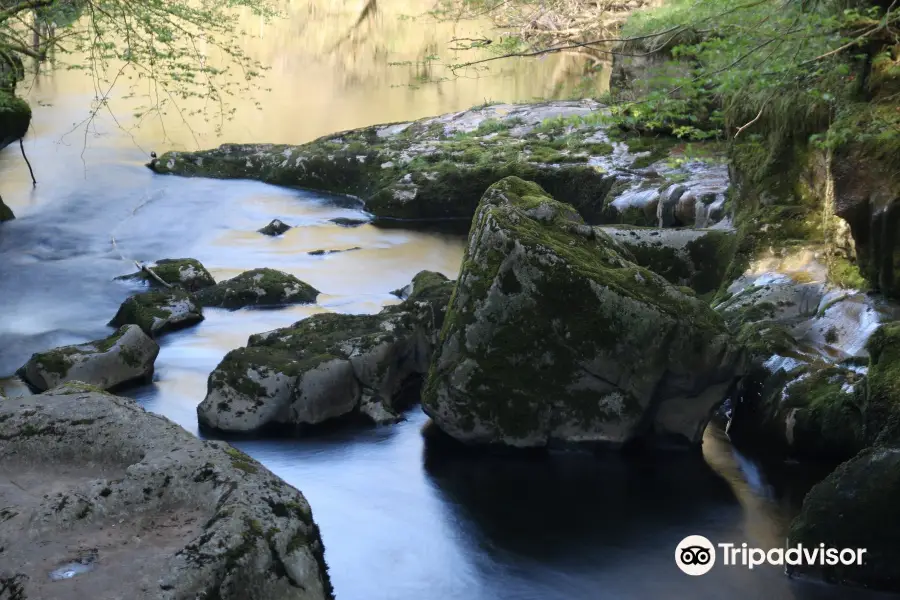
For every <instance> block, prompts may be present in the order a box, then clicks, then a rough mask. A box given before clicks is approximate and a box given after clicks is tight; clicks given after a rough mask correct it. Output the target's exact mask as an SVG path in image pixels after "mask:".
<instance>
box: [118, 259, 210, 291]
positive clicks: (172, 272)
mask: <svg viewBox="0 0 900 600" xmlns="http://www.w3.org/2000/svg"><path fill="white" fill-rule="evenodd" d="M148 268H150V269H152V270H153V272H154V273H155V274H156V276H157V277H159V278H160V279H162V280H163V281H165V282H166V283H167V284H169V285H170V286H174V287H177V288H181V289H183V290H186V291H188V292H196V291H198V290H202V289H203V288H208V287H211V286H214V285H216V280H215V279H213V276H212V275H211V274H210V272H209V271H207V270H206V267H204V266H203V265H202V264H201V263H200V261H198V260H196V259H193V258H166V259H163V260H160V261H158V262H157V263H156V264H155V265H149V266H148ZM116 279H123V280H129V279H130V280H139V281H144V282H146V283H148V284H150V285H151V286H155V287H156V286H158V287H162V286H161V285H160V283H159V281H157V279H156V277H153V275H151V274H150V273H148V272H147V271H146V270H145V269H141V270H140V271H138V272H137V273H132V274H130V275H123V276H121V277H117V278H116Z"/></svg>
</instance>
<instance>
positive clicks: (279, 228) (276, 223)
mask: <svg viewBox="0 0 900 600" xmlns="http://www.w3.org/2000/svg"><path fill="white" fill-rule="evenodd" d="M290 229H293V227H291V226H290V225H288V224H287V223H284V222H283V221H280V220H279V219H272V222H271V223H269V224H268V225H266V226H265V227H263V228H262V229H258V230H257V231H259V232H260V233H261V234H263V235H271V236H276V235H281V234H283V233H285V232H286V231H288V230H290Z"/></svg>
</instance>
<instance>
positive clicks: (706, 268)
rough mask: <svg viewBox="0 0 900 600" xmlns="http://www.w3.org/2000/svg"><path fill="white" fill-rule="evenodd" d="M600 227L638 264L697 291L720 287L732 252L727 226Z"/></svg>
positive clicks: (676, 283)
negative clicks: (672, 227)
mask: <svg viewBox="0 0 900 600" xmlns="http://www.w3.org/2000/svg"><path fill="white" fill-rule="evenodd" d="M603 231H604V232H605V233H606V234H608V235H609V236H610V237H612V238H613V239H614V240H615V241H616V242H618V243H619V244H620V245H622V246H623V247H624V248H626V249H627V250H628V251H629V252H630V253H631V256H632V257H633V259H634V262H636V263H637V264H639V265H640V266H642V267H646V268H648V269H650V270H651V271H653V272H654V273H657V274H658V275H662V276H663V277H665V279H666V280H667V281H668V282H669V283H672V284H674V285H678V286H686V287H689V288H691V289H693V290H694V291H695V292H697V293H698V294H709V293H711V292H715V291H717V290H718V289H719V287H720V286H721V285H722V282H723V281H724V278H725V273H726V271H727V270H728V266H729V264H730V263H731V260H732V258H733V255H734V245H735V244H734V232H733V231H731V230H729V229H656V228H654V229H650V228H630V227H604V228H603Z"/></svg>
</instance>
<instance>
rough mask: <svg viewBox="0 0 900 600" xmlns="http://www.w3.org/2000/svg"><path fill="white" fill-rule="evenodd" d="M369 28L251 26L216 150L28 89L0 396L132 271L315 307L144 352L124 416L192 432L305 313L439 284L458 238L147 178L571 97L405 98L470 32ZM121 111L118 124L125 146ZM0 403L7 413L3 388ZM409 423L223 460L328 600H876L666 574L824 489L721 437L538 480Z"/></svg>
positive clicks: (403, 7)
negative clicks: (366, 130) (218, 372)
mask: <svg viewBox="0 0 900 600" xmlns="http://www.w3.org/2000/svg"><path fill="white" fill-rule="evenodd" d="M364 4H365V3H363V2H331V1H328V0H317V1H299V0H296V1H290V2H287V1H286V2H284V3H283V7H284V9H285V12H286V14H287V15H288V17H289V18H288V19H287V20H285V21H281V22H276V23H270V24H263V23H261V22H256V21H252V20H245V21H246V22H245V23H244V25H245V26H246V27H247V29H248V31H251V32H255V33H256V34H258V37H256V38H250V37H248V38H247V40H246V49H247V51H248V52H251V53H253V54H254V55H255V56H257V57H259V58H260V59H261V60H263V61H264V62H267V63H268V64H270V65H272V67H273V68H272V70H271V72H270V73H269V74H268V75H267V80H266V84H265V85H268V86H269V87H271V88H272V91H271V92H263V91H261V92H260V98H259V100H260V101H261V102H262V105H263V107H264V110H262V111H255V110H253V109H252V104H249V103H248V104H246V105H243V106H239V108H240V109H241V111H240V112H239V113H238V118H237V119H236V120H235V121H233V122H228V123H226V124H225V125H224V137H223V138H217V137H215V136H214V135H213V127H212V125H211V124H209V123H206V122H203V121H200V122H192V123H191V124H190V127H188V126H186V125H185V124H184V123H181V122H180V121H179V120H178V119H177V118H175V117H173V116H172V115H169V116H168V117H166V119H164V120H162V121H160V122H157V121H148V122H147V123H145V124H144V127H143V128H141V129H139V130H136V131H132V132H130V133H126V132H124V131H122V130H121V129H119V128H117V127H116V124H115V123H114V122H113V121H112V119H111V118H110V117H109V116H108V115H105V114H101V115H99V116H98V118H97V119H96V120H94V121H93V122H91V124H90V127H89V128H88V129H86V130H85V129H84V128H83V127H82V128H79V127H77V126H76V127H75V128H74V131H73V132H72V133H69V134H67V132H69V131H70V130H72V129H73V124H77V123H79V122H81V121H82V120H83V119H84V118H85V116H86V114H87V112H88V110H89V107H90V102H91V99H92V95H93V88H92V86H91V83H90V81H88V80H85V79H84V78H83V76H82V74H79V73H73V72H55V73H54V72H50V73H47V72H45V74H43V75H41V76H39V77H37V78H33V79H31V80H29V81H28V82H27V83H26V84H25V86H24V87H23V91H24V92H25V93H26V95H27V97H28V98H29V100H30V101H31V103H32V105H33V106H34V113H35V121H34V125H33V129H32V131H31V133H30V134H29V136H28V138H27V139H26V143H25V148H26V151H27V152H28V154H29V157H30V159H31V162H32V164H33V165H34V167H35V171H36V175H37V177H38V180H39V184H38V186H37V187H36V188H34V189H32V187H31V184H30V181H29V179H28V172H27V169H26V168H25V165H24V163H23V161H22V159H21V157H20V156H19V154H18V148H7V149H6V150H4V151H3V152H0V177H2V179H0V194H2V195H3V197H4V199H5V200H6V202H7V203H8V204H9V205H10V206H11V207H12V208H13V209H14V210H15V212H16V214H17V215H18V217H19V218H18V219H16V220H15V221H12V222H9V223H5V224H4V225H3V226H2V227H0V378H2V377H9V376H11V375H12V374H13V373H14V371H15V370H16V369H17V368H18V367H19V366H21V365H22V364H23V363H24V362H25V361H26V360H27V359H28V357H29V356H30V355H31V353H33V352H36V351H41V350H46V349H49V348H52V347H55V346H59V345H62V344H71V343H78V342H83V341H86V340H91V339H96V338H99V337H102V336H105V335H108V333H109V332H110V329H109V328H108V327H107V326H106V323H107V321H108V320H109V319H110V318H111V317H112V316H113V315H114V314H115V312H116V309H117V308H118V306H119V304H120V303H121V301H122V300H124V299H125V298H126V297H127V296H128V295H129V294H130V293H133V292H134V290H135V289H137V288H136V287H135V286H133V285H129V284H124V283H121V282H115V281H113V278H114V277H116V276H118V275H122V274H125V273H128V272H131V271H133V270H134V267H133V264H132V261H134V260H138V261H153V260H157V259H160V258H177V257H188V256H189V257H194V258H197V259H199V260H200V261H202V262H203V263H204V264H205V265H206V266H207V267H208V268H209V269H210V270H211V271H212V272H213V274H214V275H215V276H216V278H217V279H223V278H227V277H230V276H233V275H235V274H237V273H239V272H241V271H243V270H246V269H251V268H256V267H272V268H277V269H282V270H285V271H288V272H290V273H293V274H295V275H297V276H298V277H300V278H301V279H303V280H305V281H307V282H309V283H310V284H312V285H314V286H315V287H316V288H318V289H320V290H322V291H323V295H322V296H321V297H320V301H319V303H318V304H317V305H315V306H302V307H293V308H287V309H281V310H241V311H235V312H228V311H223V310H214V309H213V310H208V311H206V315H207V318H206V320H205V321H204V322H203V323H201V324H200V325H198V326H197V327H194V328H191V329H188V330H185V331H182V332H179V333H176V334H172V335H168V336H166V337H164V338H163V339H162V340H161V345H162V352H161V354H160V356H159V359H158V360H157V364H156V375H155V378H154V382H153V383H152V384H151V385H147V386H144V387H142V388H138V389H134V390H131V391H130V394H131V395H133V396H134V397H135V398H137V399H138V400H139V401H140V402H141V403H142V404H143V405H144V406H145V407H147V408H148V409H149V410H152V411H155V412H158V413H161V414H163V415H166V416H167V417H169V418H171V419H173V420H174V421H176V422H178V423H180V424H181V425H183V426H184V427H186V428H187V429H188V430H190V431H192V432H196V431H197V424H196V414H195V407H196V405H197V404H198V403H199V402H200V401H201V400H202V399H203V396H204V394H205V390H206V379H207V376H208V375H209V373H210V371H211V370H212V369H213V368H214V367H215V365H216V364H217V363H218V362H219V360H220V359H221V358H222V357H223V356H224V354H225V353H226V352H228V351H229V350H231V349H233V348H236V347H238V346H241V345H243V344H244V343H246V340H247V337H248V336H249V335H250V334H252V333H256V332H260V331H265V330H268V329H272V328H275V327H279V326H284V325H287V324H290V323H292V322H294V321H296V320H298V319H302V318H304V317H305V316H308V315H310V314H313V313H315V312H320V311H338V312H374V311H377V310H379V308H380V307H381V306H383V305H384V304H386V303H389V302H393V301H395V300H394V299H393V298H392V296H391V295H390V294H389V292H390V290H393V289H396V288H399V287H401V286H403V285H404V284H406V283H407V282H408V281H409V280H410V278H411V277H412V276H413V275H414V274H415V273H416V272H418V271H419V270H421V269H433V270H437V271H441V272H443V273H445V274H446V275H448V276H450V277H453V276H455V275H456V273H457V270H458V267H459V261H460V257H461V255H462V248H463V244H464V240H463V239H462V237H459V236H450V235H441V234H437V233H427V232H415V231H408V230H403V229H378V228H375V227H373V226H371V225H363V226H361V227H357V228H342V227H339V226H337V225H335V224H333V223H331V222H330V220H331V219H333V218H336V217H354V218H364V217H365V214H364V213H363V212H361V210H360V208H359V206H358V205H356V204H355V203H354V202H351V201H347V200H346V199H345V200H341V199H338V198H327V197H323V196H321V195H316V194H311V193H308V192H303V191H297V190H288V189H281V188H274V187H271V186H266V185H262V184H259V183H255V182H246V181H227V182H226V181H210V180H202V179H178V178H174V177H160V176H154V175H153V174H151V173H150V172H149V171H148V170H147V169H145V168H144V167H143V163H144V162H145V161H146V159H147V152H148V150H149V149H155V150H157V151H162V150H164V149H168V148H172V147H187V148H190V147H195V146H196V145H200V146H212V145H216V144H218V143H221V142H223V141H252V142H265V141H270V142H288V143H290V142H293V143H301V142H304V141H308V140H310V139H313V138H314V137H316V136H318V135H323V134H327V133H330V132H332V131H336V130H341V129H346V128H350V127H356V126H363V125H369V124H373V123H377V122H387V121H399V120H407V119H411V118H416V117H422V116H427V115H431V114H438V113H442V112H447V111H453V110H462V109H464V108H467V107H469V106H472V105H474V104H478V103H481V102H483V101H485V100H502V101H524V100H529V99H532V98H534V97H538V96H540V97H543V96H548V95H552V94H553V93H555V92H556V90H558V89H562V88H565V87H566V86H569V87H571V85H574V82H575V80H577V70H576V71H575V72H574V74H573V71H572V69H571V63H570V62H567V61H570V60H571V59H569V58H565V57H551V58H548V59H547V60H544V61H540V62H531V63H522V64H518V65H514V66H505V67H503V68H500V69H496V70H493V71H490V72H486V73H480V74H477V76H473V77H466V78H461V79H456V80H450V81H446V82H444V83H442V84H440V85H432V86H420V87H418V88H416V87H415V86H412V87H411V86H410V85H408V84H409V83H410V82H411V81H415V80H416V79H417V78H421V77H422V76H423V73H422V72H421V70H422V69H429V68H432V67H429V66H427V65H428V62H427V61H425V60H424V59H425V58H426V57H427V56H429V55H432V54H434V53H435V52H436V51H440V52H439V53H443V51H444V49H445V48H446V47H448V46H449V45H450V43H451V42H450V40H451V39H452V38H453V37H464V36H465V35H466V34H467V33H471V32H472V31H477V30H478V27H481V26H483V24H480V25H479V24H472V23H462V24H446V23H444V24H441V23H434V22H432V21H427V20H421V19H420V20H415V19H400V18H398V17H399V16H400V15H403V14H418V13H421V12H422V11H423V10H425V9H426V8H427V6H428V2H401V1H399V0H396V1H388V0H379V2H378V5H379V7H380V8H379V11H378V12H377V13H376V14H375V16H374V17H372V18H370V19H368V20H366V21H365V22H364V23H363V24H362V25H361V26H359V27H353V25H354V23H355V22H356V19H357V17H358V15H359V12H360V10H361V9H362V7H363V5H364ZM404 61H409V64H407V65H406V66H403V67H399V68H398V67H397V66H391V64H390V63H392V62H404ZM425 75H427V73H426V74H425ZM263 87H265V86H261V89H262V88H263ZM114 106H115V104H114ZM122 106H125V107H126V108H125V110H124V111H123V112H120V113H119V114H118V116H119V117H120V123H121V124H122V125H123V127H126V128H130V127H131V125H133V123H132V122H131V121H130V120H129V119H128V118H127V113H128V111H127V104H125V105H122ZM132 136H133V137H132ZM276 217H277V218H280V219H282V220H284V221H286V222H287V223H289V224H291V225H294V226H295V228H294V229H292V230H291V231H289V232H288V233H287V234H286V235H284V236H283V237H280V238H268V237H265V236H262V235H260V234H258V233H256V229H258V228H259V227H262V226H263V225H265V224H266V223H268V221H269V220H271V219H272V218H276ZM356 246H359V247H361V250H357V251H353V252H346V253H338V254H332V255H328V256H318V257H316V256H310V255H308V254H307V253H308V252H310V251H313V250H319V249H324V250H340V249H346V248H352V247H356ZM3 385H4V386H5V387H6V388H7V391H8V392H11V393H13V394H17V393H22V392H23V390H22V388H21V386H19V385H17V384H16V383H15V382H14V381H13V380H6V381H5V382H3ZM425 422H426V419H425V417H424V415H422V414H421V412H420V411H419V410H418V409H416V410H414V411H412V412H411V413H410V414H409V419H408V421H406V422H405V423H402V424H400V425H398V426H396V427H392V428H383V429H350V430H346V429H345V430H334V431H327V432H322V433H321V434H317V435H314V436H309V437H305V438H303V439H277V440H238V441H235V442H234V443H235V444H236V445H238V446H239V447H241V448H242V449H244V450H245V451H247V452H248V453H249V454H251V455H252V456H254V457H255V458H257V459H259V460H260V461H262V462H263V463H264V464H265V465H266V466H267V467H268V468H270V469H271V470H273V471H274V472H275V473H277V474H278V475H280V476H281V477H283V478H284V479H286V480H287V481H288V482H290V483H291V484H293V485H295V486H297V487H298V488H299V489H301V490H302V491H303V492H304V493H305V494H306V496H307V497H308V499H309V501H310V503H311V504H312V507H313V511H314V514H315V518H316V520H317V521H318V523H319V525H320V527H321V530H322V535H323V537H324V541H325V545H326V557H327V560H328V563H329V565H330V568H331V575H332V578H333V581H334V584H335V589H336V592H337V596H338V598H339V599H340V600H457V599H458V600H594V599H604V600H606V599H608V600H618V599H653V600H656V599H668V598H675V599H680V598H685V599H687V598H697V599H710V600H718V599H720V598H733V599H735V600H751V599H765V600H788V599H798V600H801V599H803V600H805V599H813V598H826V599H827V598H835V599H837V598H864V597H875V596H874V595H871V594H869V595H867V594H864V593H861V592H857V591H853V590H846V589H838V588H829V587H825V586H820V585H814V584H802V583H798V582H794V581H791V580H789V579H787V578H785V577H784V576H783V575H782V574H781V573H780V571H779V570H778V569H774V568H761V569H757V570H754V571H752V572H750V571H747V570H744V569H727V568H723V569H719V568H717V569H714V570H713V571H712V572H711V573H710V574H708V575H706V576H704V577H701V578H690V577H687V576H685V575H683V574H681V573H680V572H679V571H678V570H677V569H676V567H675V564H674V549H675V546H676V544H677V543H678V541H679V540H680V539H681V538H683V537H684V536H686V535H688V534H702V535H705V536H707V537H708V538H710V539H711V540H713V541H714V542H719V541H731V542H736V543H741V542H744V541H746V542H748V543H750V544H751V545H757V544H758V545H761V546H763V547H774V546H779V545H781V544H782V543H783V539H784V535H785V531H786V527H787V524H788V523H789V520H790V518H791V516H792V515H793V514H794V513H795V512H796V510H797V507H798V506H799V503H800V501H801V500H802V496H803V494H804V493H805V491H806V490H807V489H808V487H809V485H810V484H811V483H812V482H814V481H815V480H816V479H817V478H819V477H821V475H822V473H821V472H817V471H816V470H814V469H811V468H809V467H804V468H800V467H797V466H785V465H776V466H774V467H771V466H769V467H764V466H762V465H761V464H759V463H757V462H754V461H753V460H750V459H748V458H746V457H743V456H741V455H740V454H739V453H737V452H735V451H734V449H732V448H731V446H730V445H729V444H728V443H727V441H725V440H724V439H723V438H722V436H721V435H717V433H716V432H715V431H714V430H710V431H709V432H708V433H707V439H706V443H705V445H704V454H703V456H701V455H699V454H680V455H676V456H671V457H667V458H664V459H659V460H653V461H651V460H647V459H644V460H631V461H625V460H623V459H621V458H619V457H616V456H601V457H594V456H590V455H567V456H554V457H552V458H550V459H546V460H534V459H525V458H521V459H510V458H505V459H499V458H488V457H477V456H453V455H452V454H449V455H448V454H447V453H446V452H444V451H441V450H440V449H439V448H435V447H434V443H433V442H426V441H425V440H426V438H425V437H423V435H422V428H423V426H424V425H425ZM429 439H430V438H429Z"/></svg>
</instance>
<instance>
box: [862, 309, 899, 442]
mask: <svg viewBox="0 0 900 600" xmlns="http://www.w3.org/2000/svg"><path fill="white" fill-rule="evenodd" d="M867 348H868V350H869V373H868V382H867V383H868V388H867V403H866V441H867V442H868V443H870V444H873V443H877V444H889V445H891V446H894V447H898V448H900V322H893V323H887V324H885V325H882V326H881V327H880V328H879V329H878V330H877V331H876V332H875V333H874V334H873V335H872V337H871V338H870V339H869V343H868V345H867Z"/></svg>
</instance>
